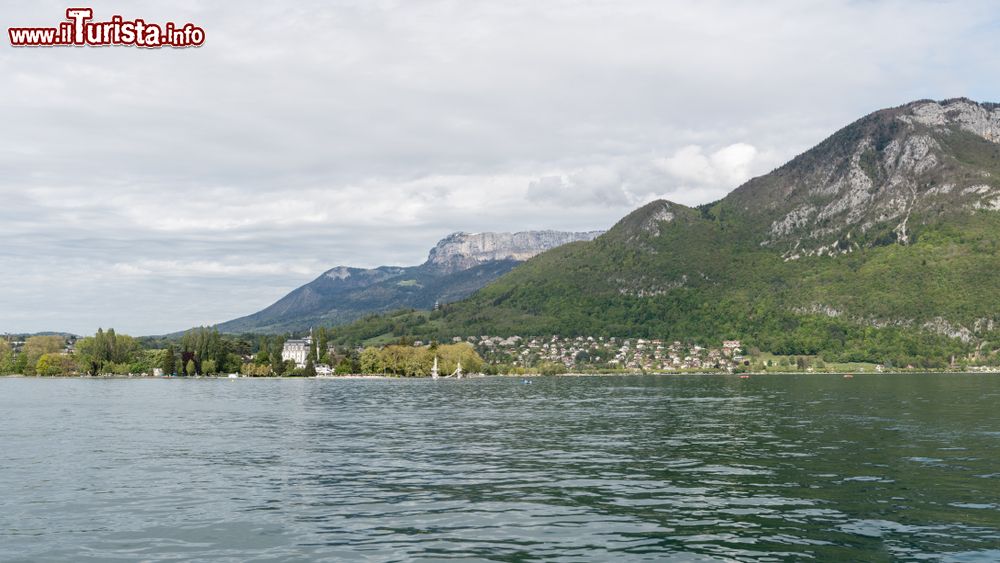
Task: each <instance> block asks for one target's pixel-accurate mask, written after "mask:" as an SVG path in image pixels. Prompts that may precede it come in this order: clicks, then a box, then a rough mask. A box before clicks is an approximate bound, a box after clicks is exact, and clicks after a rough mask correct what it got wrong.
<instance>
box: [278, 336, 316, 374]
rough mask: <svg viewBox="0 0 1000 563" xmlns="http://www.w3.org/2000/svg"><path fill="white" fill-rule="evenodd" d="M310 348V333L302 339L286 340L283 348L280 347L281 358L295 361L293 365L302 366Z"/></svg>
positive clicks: (304, 365)
mask: <svg viewBox="0 0 1000 563" xmlns="http://www.w3.org/2000/svg"><path fill="white" fill-rule="evenodd" d="M311 348H312V336H311V335H310V336H307V337H305V338H302V339H297V340H286V341H285V346H284V348H282V349H281V359H282V360H283V361H288V360H292V361H293V362H295V367H299V368H304V367H306V358H308V357H309V350H310V349H311Z"/></svg>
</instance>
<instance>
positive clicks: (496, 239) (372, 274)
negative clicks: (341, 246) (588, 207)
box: [216, 231, 601, 333]
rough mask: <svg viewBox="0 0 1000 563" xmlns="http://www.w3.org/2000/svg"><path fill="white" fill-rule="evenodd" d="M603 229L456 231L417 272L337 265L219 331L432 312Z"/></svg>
mask: <svg viewBox="0 0 1000 563" xmlns="http://www.w3.org/2000/svg"><path fill="white" fill-rule="evenodd" d="M600 234H601V231H594V232H583V233H567V232H559V231H529V232H522V233H477V234H469V233H454V234H451V235H449V236H447V237H445V238H444V239H442V240H441V241H440V242H438V243H437V245H436V246H435V247H434V248H433V249H431V251H430V254H429V256H428V258H427V261H426V262H424V263H423V264H421V265H419V266H412V267H398V266H381V267H379V268H373V269H364V268H350V267H347V266H337V267H336V268H333V269H331V270H329V271H327V272H325V273H324V274H323V275H321V276H320V277H318V278H316V279H315V280H313V281H311V282H309V283H308V284H306V285H304V286H302V287H300V288H298V289H296V290H294V291H292V292H291V293H289V294H288V295H286V296H284V297H282V298H281V299H280V300H278V301H277V302H276V303H274V304H273V305H271V306H269V307H267V308H266V309H264V310H262V311H259V312H257V313H254V314H252V315H248V316H246V317H241V318H239V319H235V320H231V321H228V322H224V323H221V324H219V325H217V326H216V328H218V329H219V331H220V332H229V333H236V332H285V331H296V330H308V329H309V328H310V327H313V326H321V325H323V326H330V325H338V324H342V323H346V322H350V321H352V320H354V319H357V318H359V317H362V316H364V315H368V314H371V313H379V312H385V311H393V310H397V309H408V308H416V309H431V308H433V307H434V306H435V304H437V303H448V302H451V301H456V300H459V299H462V298H464V297H467V296H468V295H469V294H471V293H472V292H474V291H475V290H477V289H479V288H481V287H483V286H485V285H486V284H488V283H489V282H491V281H493V280H495V279H497V278H498V277H500V276H502V275H503V274H505V273H507V272H509V271H510V270H511V269H513V268H514V266H516V265H517V264H519V263H521V262H522V261H524V260H527V259H528V258H531V257H532V256H535V255H537V254H539V253H541V252H544V251H546V250H549V249H551V248H555V247H557V246H560V245H563V244H566V243H570V242H576V241H589V240H592V239H594V238H595V237H596V236H598V235H600Z"/></svg>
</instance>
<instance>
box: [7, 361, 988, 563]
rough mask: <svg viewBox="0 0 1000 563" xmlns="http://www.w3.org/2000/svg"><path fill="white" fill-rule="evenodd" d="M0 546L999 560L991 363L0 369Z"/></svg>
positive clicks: (86, 557) (278, 554)
mask: <svg viewBox="0 0 1000 563" xmlns="http://www.w3.org/2000/svg"><path fill="white" fill-rule="evenodd" d="M0 416H2V424H3V426H2V430H0V451H2V453H0V560H3V561H109V560H110V561H113V560H129V561H131V560H145V561H168V560H181V559H201V560H207V559H211V560H213V561H250V560H252V561H293V560H309V559H330V560H361V559H365V560H370V561H393V560H411V559H422V558H426V559H434V560H439V559H449V558H455V559H463V560H482V559H485V560H501V561H521V560H532V559H544V560H554V561H559V560H565V561H591V560H595V561H607V560H614V561H654V560H655V561H672V560H676V561H749V560H754V561H758V560H759V561H783V560H802V559H809V558H812V559H815V560H820V561H829V560H866V561H882V560H912V561H926V560H931V561H980V560H982V561H996V560H1000V376H996V375H944V374H936V375H928V374H923V375H921V374H913V375H858V376H856V377H855V378H854V379H843V378H840V377H839V376H831V375H787V376H778V375H773V376H754V377H752V378H751V379H747V380H742V379H739V378H736V377H732V376H728V377H727V376H694V375H685V376H642V377H640V376H636V377H560V378H536V379H534V380H533V383H532V384H524V383H523V382H522V380H521V379H513V378H489V379H468V380H460V381H452V380H449V381H430V380H409V381H404V380H400V381H384V380H245V379H240V380H82V379H52V380H42V379H0Z"/></svg>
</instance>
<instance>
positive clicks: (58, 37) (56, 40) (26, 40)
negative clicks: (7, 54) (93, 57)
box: [7, 8, 205, 49]
mask: <svg viewBox="0 0 1000 563" xmlns="http://www.w3.org/2000/svg"><path fill="white" fill-rule="evenodd" d="M93 18H94V10H93V9H91V8H68V9H67V10H66V20H68V21H65V22H60V23H59V25H58V27H11V28H8V29H7V34H8V35H9V36H10V44H11V46H13V47H74V46H76V47H81V46H92V47H105V46H109V45H125V46H129V47H147V48H153V49H156V48H159V47H201V46H202V45H203V44H204V43H205V30H204V29H202V28H200V27H198V26H196V25H194V24H190V23H188V24H184V25H177V24H174V23H173V22H167V23H165V24H163V25H160V24H155V23H147V22H145V21H143V20H141V19H136V20H125V19H124V18H122V17H121V16H112V17H111V20H109V21H103V22H95V21H91V20H92V19H93Z"/></svg>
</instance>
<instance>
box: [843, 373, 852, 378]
mask: <svg viewBox="0 0 1000 563" xmlns="http://www.w3.org/2000/svg"><path fill="white" fill-rule="evenodd" d="M844 379H854V375H852V374H850V373H845V374H844Z"/></svg>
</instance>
